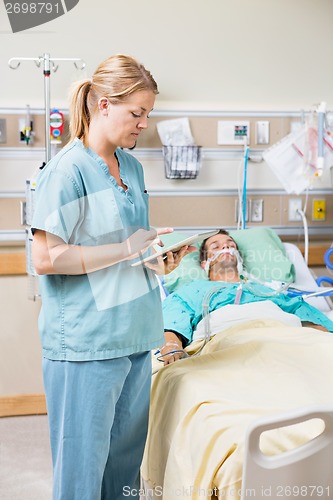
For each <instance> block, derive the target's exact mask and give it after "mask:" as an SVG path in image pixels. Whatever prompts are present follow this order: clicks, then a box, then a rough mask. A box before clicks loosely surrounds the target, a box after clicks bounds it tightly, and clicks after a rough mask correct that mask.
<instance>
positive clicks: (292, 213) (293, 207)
mask: <svg viewBox="0 0 333 500" xmlns="http://www.w3.org/2000/svg"><path fill="white" fill-rule="evenodd" d="M298 210H302V199H301V198H291V199H290V200H289V205H288V220H289V222H297V221H300V220H302V216H301V214H300V213H299V212H298Z"/></svg>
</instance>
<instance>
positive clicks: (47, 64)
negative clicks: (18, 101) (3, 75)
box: [8, 53, 86, 163]
mask: <svg viewBox="0 0 333 500" xmlns="http://www.w3.org/2000/svg"><path fill="white" fill-rule="evenodd" d="M22 61H34V62H35V64H36V66H37V67H38V68H40V66H41V64H42V63H43V75H44V108H45V163H47V162H48V161H49V160H50V159H51V140H50V75H51V67H52V70H53V71H54V72H56V71H57V69H58V66H56V64H55V63H56V62H59V61H63V62H73V63H74V66H75V67H76V68H77V69H79V70H82V69H84V68H85V66H86V64H85V62H84V61H83V60H82V59H80V58H76V57H74V58H72V57H69V58H68V57H60V58H53V57H52V58H51V57H50V54H47V53H45V54H43V55H42V56H40V57H12V58H11V59H9V61H8V65H9V67H10V68H11V69H17V68H18V67H19V66H20V64H21V62H22ZM78 64H80V66H79V65H78Z"/></svg>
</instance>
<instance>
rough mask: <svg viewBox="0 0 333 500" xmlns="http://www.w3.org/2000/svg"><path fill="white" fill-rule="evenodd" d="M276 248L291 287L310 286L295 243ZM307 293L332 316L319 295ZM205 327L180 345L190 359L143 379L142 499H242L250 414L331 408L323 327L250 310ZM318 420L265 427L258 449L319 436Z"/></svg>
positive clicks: (269, 451)
mask: <svg viewBox="0 0 333 500" xmlns="http://www.w3.org/2000/svg"><path fill="white" fill-rule="evenodd" d="M246 231H247V232H249V231H252V229H250V230H246ZM269 234H270V236H272V234H271V233H269ZM231 235H232V236H233V237H235V236H234V234H232V233H231ZM253 235H254V236H255V235H256V233H255V232H253ZM251 236H252V235H251ZM273 236H274V235H273ZM235 239H236V238H235ZM251 239H252V241H255V240H256V239H257V238H251ZM236 241H237V240H236ZM237 243H239V242H237ZM281 245H282V243H281ZM282 246H283V247H284V249H283V250H282V252H283V253H284V256H285V257H286V261H285V262H284V264H285V263H287V265H288V262H289V263H290V262H291V268H290V269H291V270H292V271H293V273H294V276H296V279H295V283H294V286H295V287H296V288H299V289H303V290H306V289H308V290H311V289H312V290H315V289H317V288H318V287H317V284H316V282H315V279H314V277H313V276H312V274H311V272H310V270H309V269H308V267H307V266H306V264H305V261H304V259H303V257H302V254H301V252H300V251H299V249H298V248H297V247H296V246H295V245H293V244H291V243H285V244H283V245H282ZM243 250H244V249H243ZM242 253H243V252H242ZM188 257H189V256H188ZM191 258H193V255H192V257H191ZM261 263H262V262H261ZM183 274H184V273H183ZM192 274H193V273H192ZM170 276H171V275H170ZM195 277H198V276H195ZM176 278H177V277H176ZM176 278H175V277H173V278H172V279H173V280H174V281H175V280H176ZM171 289H172V287H171ZM307 300H308V301H309V302H310V303H312V304H313V305H315V306H316V307H317V308H318V309H320V310H321V311H323V312H324V313H325V314H327V315H328V316H329V317H331V319H332V310H331V305H330V302H329V301H328V300H327V299H326V298H325V297H319V298H318V297H314V298H309V299H307ZM213 323H214V322H213ZM213 333H214V335H212V337H211V339H210V340H209V342H207V343H206V344H205V345H204V346H203V343H204V342H205V341H204V340H202V339H198V340H197V341H195V342H193V343H192V344H191V345H190V346H189V347H187V348H186V350H187V351H188V354H189V355H190V357H188V358H185V359H182V360H179V361H178V362H176V363H174V364H172V365H169V366H166V367H163V368H161V369H159V370H156V371H157V373H156V374H155V375H154V377H153V384H152V394H151V409H150V419H149V422H150V423H149V431H148V437H147V443H146V449H145V454H144V459H143V463H142V467H141V477H142V492H141V493H142V499H146V500H155V499H157V498H163V499H164V500H172V499H174V498H191V499H200V500H201V499H208V498H211V499H214V498H216V499H217V498H219V499H220V498H222V499H229V500H234V499H236V500H239V499H240V498H241V497H242V500H243V499H244V498H246V495H244V494H243V496H242V492H241V488H242V471H243V462H244V456H245V454H246V453H245V452H246V450H245V439H246V435H247V432H248V429H249V428H250V427H251V426H253V424H254V423H255V422H256V421H257V419H259V421H260V419H270V418H272V417H274V416H275V415H277V416H279V415H281V414H284V413H285V412H291V413H294V412H295V411H296V412H297V411H298V410H299V409H302V408H311V409H312V408H313V407H318V406H319V407H321V406H322V405H324V406H325V407H326V406H327V405H330V407H331V408H332V406H333V401H332V396H331V394H332V384H333V363H332V360H333V335H331V334H330V333H326V332H322V331H318V330H315V329H312V328H300V327H288V326H286V325H285V324H283V323H282V322H280V321H279V320H278V319H276V318H269V317H262V318H261V317H259V316H258V317H257V318H252V319H250V320H248V321H244V322H242V323H241V324H236V325H234V326H231V327H228V328H224V329H223V328H221V331H219V332H216V331H215V332H213ZM196 351H200V355H197V356H196V355H195V353H196ZM154 363H155V362H154ZM153 366H155V367H156V363H155V365H153ZM323 425H324V424H323V421H322V420H321V419H310V420H307V421H306V422H302V423H299V424H294V425H293V426H290V427H283V428H277V429H272V430H269V431H268V432H265V433H264V434H263V435H262V436H261V438H260V447H261V449H262V452H263V453H264V454H265V455H267V456H275V455H278V454H281V453H283V452H285V451H290V450H292V449H295V448H297V447H300V446H302V445H304V444H305V443H307V442H309V441H311V440H313V439H314V438H316V436H318V435H320V434H321V433H322V431H323ZM318 467H320V464H318ZM303 486H304V488H303V490H302V491H303V494H302V496H303V498H310V497H311V498H314V497H315V498H319V496H316V495H315V496H313V494H310V490H309V489H308V490H307V492H306V493H304V492H305V489H306V486H307V485H306V484H304V485H303ZM310 486H311V485H310ZM321 486H322V490H320V492H322V494H321V497H322V498H326V497H328V496H329V494H330V495H332V494H333V461H332V474H331V479H330V483H329V484H322V485H321ZM324 488H326V490H324ZM288 491H289V493H290V492H291V493H290V494H288V492H286V490H285V491H282V490H281V493H282V494H279V493H278V492H275V494H274V492H273V493H272V492H270V497H271V498H279V497H280V498H281V497H282V498H286V497H287V496H289V497H290V496H293V495H294V496H295V490H292V485H290V488H289V490H288ZM293 491H294V493H293ZM299 491H300V490H299ZM318 491H319V490H318ZM327 492H328V495H326V496H325V493H326V494H327ZM308 493H309V494H308ZM312 493H313V492H312ZM251 496H252V493H251ZM296 496H297V495H296ZM257 497H258V498H259V494H258V495H257Z"/></svg>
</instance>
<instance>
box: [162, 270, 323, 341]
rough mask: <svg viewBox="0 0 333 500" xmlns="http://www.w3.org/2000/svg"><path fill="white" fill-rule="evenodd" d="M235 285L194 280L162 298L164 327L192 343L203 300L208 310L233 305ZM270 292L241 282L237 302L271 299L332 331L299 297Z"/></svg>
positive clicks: (314, 310)
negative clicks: (241, 288)
mask: <svg viewBox="0 0 333 500" xmlns="http://www.w3.org/2000/svg"><path fill="white" fill-rule="evenodd" d="M238 287H239V283H230V282H229V283H226V282H218V281H207V280H195V281H192V282H191V283H189V284H187V285H184V286H183V287H180V288H179V289H177V290H176V291H175V292H173V293H172V294H170V295H168V296H167V298H166V299H165V300H164V301H163V316H164V328H165V330H167V331H174V332H177V333H180V334H181V335H182V336H183V337H185V338H186V339H187V340H188V342H191V340H192V335H193V331H194V330H195V329H196V327H197V324H198V323H199V321H200V320H201V319H202V317H203V303H208V301H209V312H211V311H215V310H216V309H219V308H220V307H223V306H226V305H228V304H234V302H235V298H236V294H237V290H238ZM273 294H274V290H272V289H271V288H268V287H267V286H264V285H261V284H256V283H251V284H250V285H249V286H248V287H247V286H246V285H244V287H243V291H242V295H241V299H240V304H247V303H250V302H259V301H260V302H261V301H265V300H271V301H272V302H274V303H275V304H276V305H278V306H279V307H280V308H281V309H282V310H283V311H284V312H287V313H291V314H295V315H296V316H297V317H298V318H299V319H300V320H301V321H310V322H311V323H315V324H318V325H322V326H324V327H325V328H327V330H328V331H329V332H333V322H332V321H331V320H330V319H329V318H328V317H327V316H325V314H323V313H322V312H321V311H319V310H318V309H316V308H315V307H313V306H311V305H310V304H308V303H307V302H305V301H304V300H303V299H302V298H301V297H288V296H287V295H285V294H284V293H280V294H278V295H273Z"/></svg>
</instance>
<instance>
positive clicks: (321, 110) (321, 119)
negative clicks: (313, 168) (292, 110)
mask: <svg viewBox="0 0 333 500" xmlns="http://www.w3.org/2000/svg"><path fill="white" fill-rule="evenodd" d="M325 111H326V103H325V102H322V103H320V105H319V107H318V155H317V171H318V175H321V174H322V171H323V168H324V124H325Z"/></svg>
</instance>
